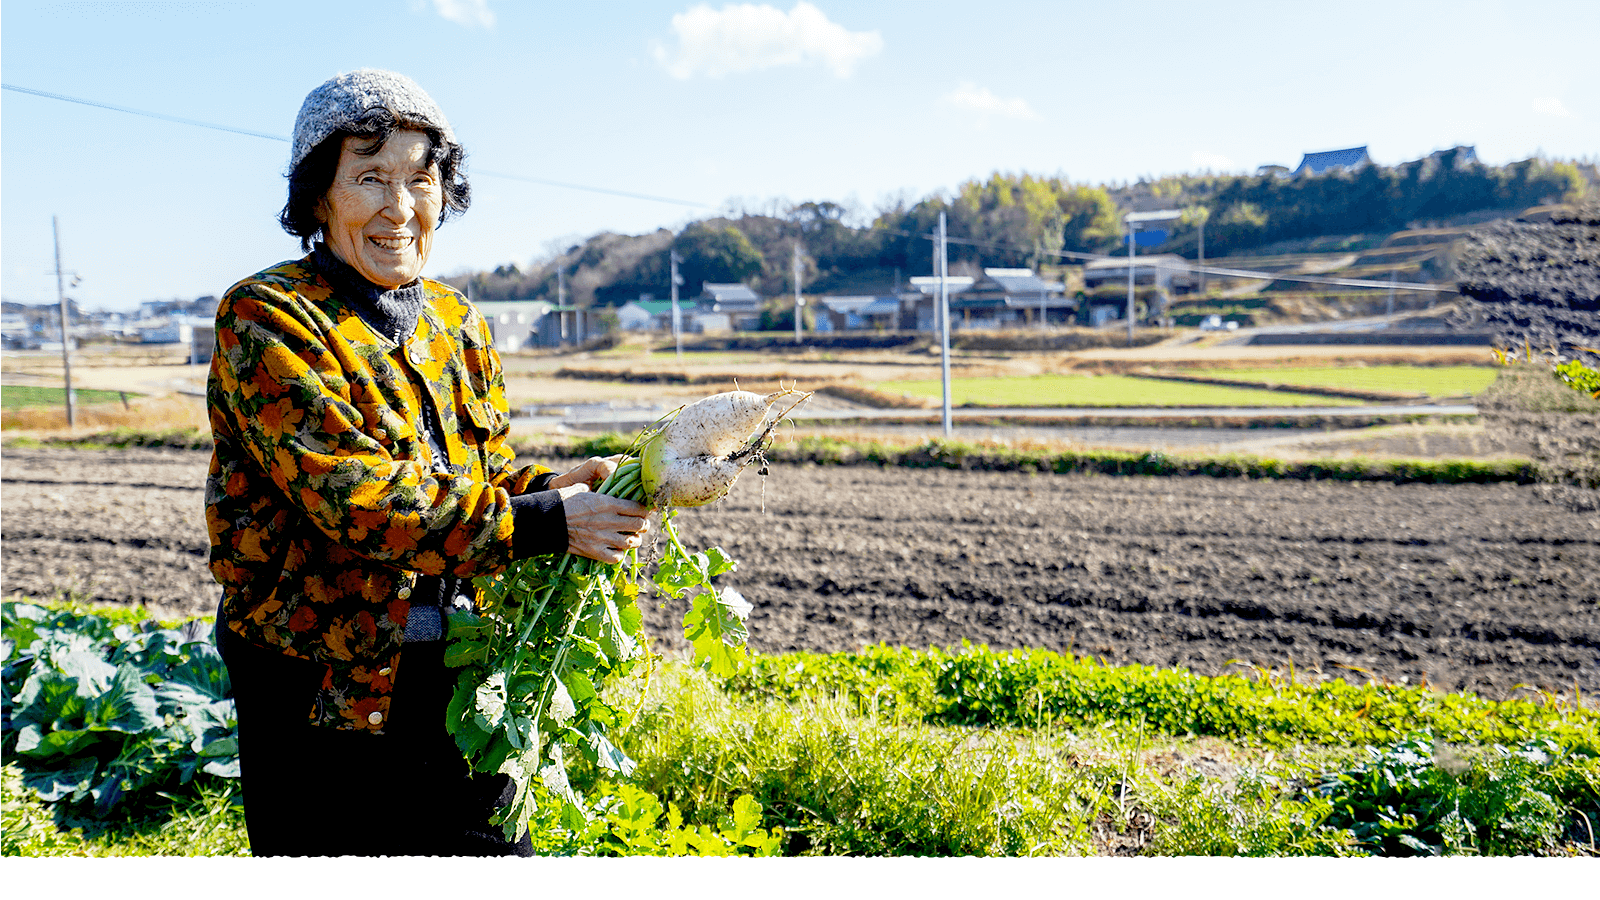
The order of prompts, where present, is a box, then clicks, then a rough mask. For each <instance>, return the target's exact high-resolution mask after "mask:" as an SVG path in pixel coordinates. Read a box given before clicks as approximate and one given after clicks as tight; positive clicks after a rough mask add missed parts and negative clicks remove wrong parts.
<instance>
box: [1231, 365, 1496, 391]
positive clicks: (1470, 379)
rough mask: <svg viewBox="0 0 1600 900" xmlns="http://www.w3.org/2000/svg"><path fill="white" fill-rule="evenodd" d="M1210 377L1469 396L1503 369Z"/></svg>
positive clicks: (1316, 370) (1345, 369)
mask: <svg viewBox="0 0 1600 900" xmlns="http://www.w3.org/2000/svg"><path fill="white" fill-rule="evenodd" d="M1206 374H1207V375H1211V376H1216V377H1218V378H1228V379H1232V380H1235V381H1248V382H1254V383H1257V384H1277V385H1285V386H1289V387H1294V386H1304V387H1318V388H1339V389H1343V390H1350V391H1379V392H1385V393H1420V394H1426V395H1428V396H1429V397H1468V396H1473V395H1476V394H1478V393H1480V392H1482V391H1483V390H1484V389H1485V388H1487V387H1488V386H1489V385H1491V384H1493V383H1494V380H1495V378H1496V377H1497V376H1498V374H1499V370H1498V369H1496V368H1495V367H1493V366H1361V367H1351V366H1319V367H1305V368H1287V369H1269V370H1262V369H1208V370H1206Z"/></svg>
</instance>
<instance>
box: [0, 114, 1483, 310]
mask: <svg viewBox="0 0 1600 900" xmlns="http://www.w3.org/2000/svg"><path fill="white" fill-rule="evenodd" d="M0 88H4V89H5V90H8V91H16V92H18V93H22V94H32V95H34V96H36V97H45V98H48V99H51V100H61V101H64V102H67V103H80V104H83V105H84V106H94V107H98V108H100V109H109V110H112V111H114V112H120V113H127V114H129V115H135V116H145V117H147V118H151V119H159V120H161V121H164V122H175V123H177V124H179V125H191V126H194V127H197V128H210V129H214V130H216V131H226V132H231V133H233V134H242V135H245V136H247V137H257V138H264V139H266V140H269V141H282V142H284V143H288V142H289V139H288V138H287V137H284V136H283V135H278V134H267V133H265V132H260V131H251V130H249V129H246V128H235V127H233V126H231V125H219V124H216V123H215V122H202V121H200V120H198V119H185V118H182V117H180V116H170V115H167V114H165V113H158V112H150V111H148V110H142V109H133V108H131V107H126V106H117V105H116V104H113V103H102V102H100V101H98V100H85V99H83V98H82V97H70V96H68V95H66V94H56V93H52V92H50V91H41V90H38V89H36V88H29V87H22V86H20V85H14V84H0ZM474 174H477V175H485V176H488V177H490V178H504V179H508V180H511V181H522V182H527V183H529V184H540V185H546V186H549V187H557V188H565V189H567V190H574V191H587V192H589V193H594V194H608V195H610V196H614V197H627V198H630V199H634V200H648V201H651V202H654V203H670V204H675V205H678V206H688V207H693V208H695V209H713V208H714V207H712V206H710V205H709V204H706V203H700V202H697V201H694V200H679V199H676V198H673V197H661V196H657V195H654V194H640V193H635V192H633V191H623V190H617V189H614V188H602V187H593V186H591V185H585V184H574V183H572V182H568V181H553V180H550V179H547V178H535V177H533V176H531V175H518V174H514V173H511V172H497V171H493V170H489V169H475V170H474ZM875 230H878V231H882V232H884V233H886V234H894V235H900V236H903V237H911V238H923V239H930V238H931V236H930V235H926V234H919V233H916V232H911V231H904V230H902V229H898V228H878V229H875ZM945 240H946V242H948V243H951V244H961V245H963V246H969V247H978V248H982V249H989V250H1001V251H1006V252H1019V251H1023V250H1024V249H1025V248H1021V247H1015V246H1012V245H1009V244H1002V243H996V242H992V241H977V240H972V239H971V238H955V237H947V238H946V239H945ZM1041 255H1045V256H1056V257H1061V258H1064V259H1081V260H1085V261H1097V260H1106V259H1125V258H1126V257H1121V256H1111V255H1109V254H1104V253H1080V252H1076V251H1072V250H1049V251H1042V252H1041ZM1136 259H1137V258H1136ZM1135 265H1137V261H1136V262H1135ZM1160 267H1162V268H1168V269H1175V270H1178V271H1184V272H1195V273H1199V272H1203V273H1205V274H1207V275H1220V276H1222V277H1225V278H1250V279H1270V280H1272V281H1292V282H1296V283H1304V284H1323V285H1330V286H1334V287H1355V288H1369V289H1374V290H1386V289H1389V288H1394V289H1402V288H1403V289H1404V290H1408V291H1434V292H1439V293H1452V294H1453V293H1455V292H1456V288H1455V286H1454V285H1438V284H1427V283H1423V282H1416V281H1396V282H1387V281H1369V280H1365V279H1360V278H1319V277H1317V276H1315V275H1290V274H1285V273H1274V272H1257V271H1254V270H1250V269H1225V268H1218V267H1216V266H1201V265H1198V264H1195V263H1190V262H1187V261H1185V262H1184V263H1183V264H1182V265H1176V264H1173V263H1171V262H1170V261H1163V262H1162V263H1161V264H1160Z"/></svg>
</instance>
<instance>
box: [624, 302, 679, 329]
mask: <svg viewBox="0 0 1600 900" xmlns="http://www.w3.org/2000/svg"><path fill="white" fill-rule="evenodd" d="M692 308H693V307H692V306H691V305H690V304H687V303H682V302H680V303H679V304H678V316H679V321H680V323H686V322H687V321H688V315H689V312H690V310H691V309H692ZM617 321H618V323H619V324H621V326H622V330H623V331H671V330H672V301H671V300H653V299H651V297H650V295H649V294H644V295H642V296H640V297H639V299H637V300H629V301H628V302H627V303H624V304H622V306H620V307H618V308H617Z"/></svg>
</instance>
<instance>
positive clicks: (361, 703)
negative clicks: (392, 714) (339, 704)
mask: <svg viewBox="0 0 1600 900" xmlns="http://www.w3.org/2000/svg"><path fill="white" fill-rule="evenodd" d="M388 705H389V703H388V699H387V698H379V697H362V698H361V699H360V700H357V701H356V702H354V703H352V704H350V707H349V708H348V709H343V710H340V711H339V713H340V715H342V716H344V717H345V718H346V719H348V720H350V724H352V725H354V726H356V727H357V728H359V729H361V730H363V731H377V730H378V729H379V728H382V727H383V720H384V719H385V718H387V717H386V716H384V715H383V711H384V708H385V707H387V706H388ZM373 713H377V716H374V715H373ZM374 718H376V719H377V720H378V721H376V722H374V721H372V720H373V719H374Z"/></svg>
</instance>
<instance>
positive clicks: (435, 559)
mask: <svg viewBox="0 0 1600 900" xmlns="http://www.w3.org/2000/svg"><path fill="white" fill-rule="evenodd" d="M412 563H413V564H414V565H415V566H416V567H417V571H418V572H421V573H422V574H424V575H439V574H441V573H443V572H444V557H442V556H440V555H439V554H437V553H435V552H433V551H432V550H424V551H422V552H421V553H418V554H417V555H416V556H415V557H413V558H412Z"/></svg>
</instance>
